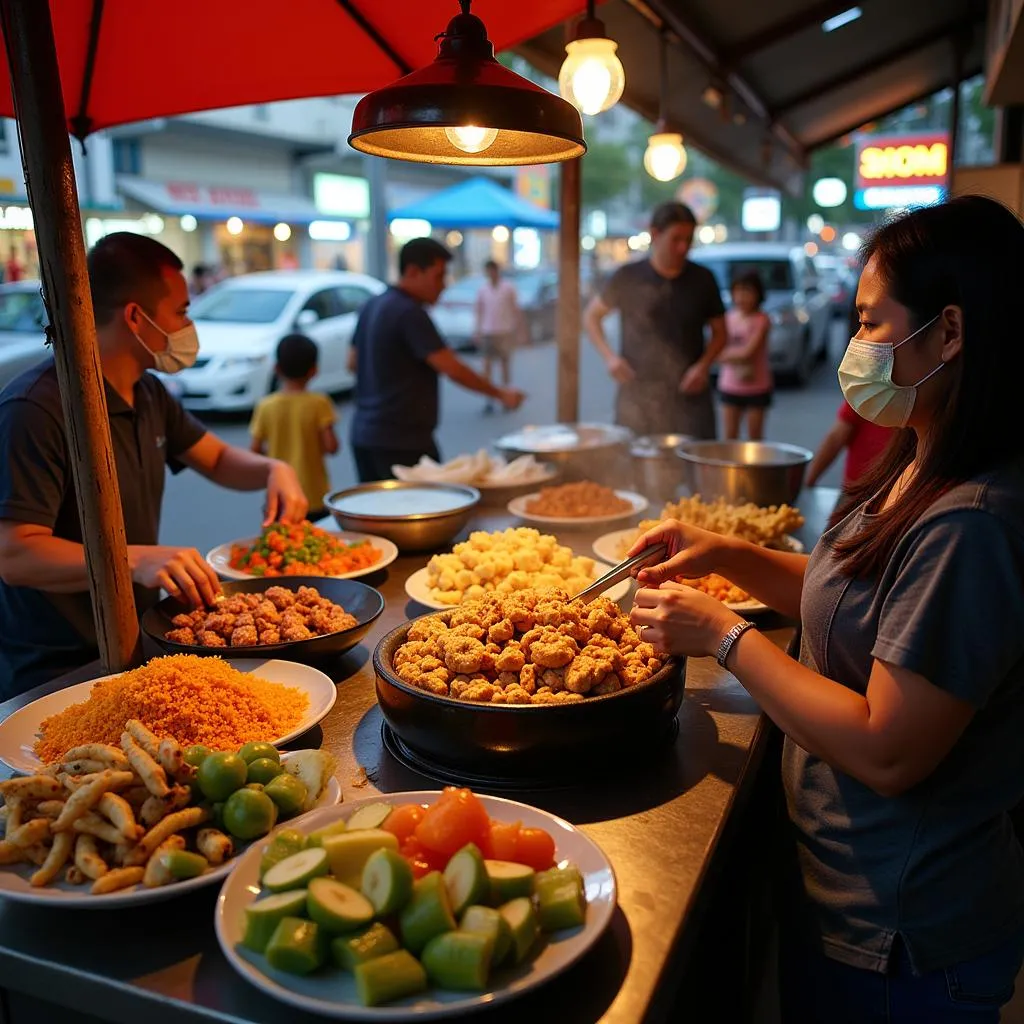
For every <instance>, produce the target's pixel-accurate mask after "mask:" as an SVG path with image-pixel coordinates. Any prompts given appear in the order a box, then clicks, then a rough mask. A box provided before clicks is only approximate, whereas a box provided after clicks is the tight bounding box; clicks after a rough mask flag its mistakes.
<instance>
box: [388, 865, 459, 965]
mask: <svg viewBox="0 0 1024 1024" xmlns="http://www.w3.org/2000/svg"><path fill="white" fill-rule="evenodd" d="M400 924H401V926H402V945H403V946H405V948H406V949H408V950H410V951H411V952H412V953H415V954H418V953H420V952H421V951H422V950H423V947H424V946H425V945H426V944H427V943H428V942H429V941H430V940H431V939H432V938H433V937H434V936H435V935H440V934H441V933H442V932H453V931H455V927H456V925H455V918H454V917H453V916H452V908H451V903H450V901H449V900H448V890H447V888H446V887H445V884H444V878H443V877H442V875H441V872H440V871H431V872H430V874H429V875H424V876H423V877H422V878H420V879H419V880H417V882H416V883H415V885H413V887H412V899H411V900H409V902H408V903H407V904H406V905H405V909H404V910H403V911H402V914H401V918H400Z"/></svg>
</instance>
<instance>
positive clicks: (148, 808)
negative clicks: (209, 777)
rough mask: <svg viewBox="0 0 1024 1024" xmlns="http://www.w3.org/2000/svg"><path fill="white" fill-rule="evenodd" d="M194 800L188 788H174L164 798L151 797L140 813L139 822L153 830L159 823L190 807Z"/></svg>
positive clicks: (147, 799)
mask: <svg viewBox="0 0 1024 1024" xmlns="http://www.w3.org/2000/svg"><path fill="white" fill-rule="evenodd" d="M191 799H192V791H191V790H190V789H189V787H188V786H173V787H171V789H169V790H168V791H167V795H166V796H163V797H159V796H149V797H147V798H146V801H145V803H143V805H142V808H141V810H140V811H139V821H141V822H142V824H143V825H145V826H146V828H152V827H153V826H154V825H155V824H156V823H157V822H158V821H160V820H161V819H163V818H164V817H166V816H167V815H168V814H171V813H172V812H173V811H179V810H181V809H182V808H183V807H187V806H188V802H189V800H191Z"/></svg>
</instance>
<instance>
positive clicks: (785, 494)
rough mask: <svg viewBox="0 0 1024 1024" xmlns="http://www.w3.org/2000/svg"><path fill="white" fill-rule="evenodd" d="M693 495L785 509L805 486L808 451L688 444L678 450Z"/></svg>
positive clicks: (768, 445) (772, 445) (762, 444)
mask: <svg viewBox="0 0 1024 1024" xmlns="http://www.w3.org/2000/svg"><path fill="white" fill-rule="evenodd" d="M676 451H677V453H678V455H679V458H680V459H682V461H683V466H684V469H685V472H686V483H687V486H688V487H689V489H690V491H691V493H693V494H699V495H700V496H701V497H702V498H707V499H714V498H725V500H726V501H728V502H730V503H731V504H734V505H739V504H742V503H743V502H747V501H752V502H754V504H755V505H785V504H792V503H793V502H794V501H796V498H797V495H798V494H799V493H800V489H801V488H802V487H803V485H804V473H805V472H806V471H807V464H808V463H809V462H810V461H811V459H812V458H813V457H814V456H813V452H809V451H808V450H807V449H806V448H798V447H797V446H796V445H793V444H779V443H777V442H775V441H687V442H685V443H684V444H681V445H680V446H679V447H678V448H677V449H676Z"/></svg>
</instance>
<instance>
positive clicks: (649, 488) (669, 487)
mask: <svg viewBox="0 0 1024 1024" xmlns="http://www.w3.org/2000/svg"><path fill="white" fill-rule="evenodd" d="M690 440H692V438H689V437H687V436H686V435H685V434H650V435H648V436H647V437H638V438H637V439H636V440H635V441H634V442H633V445H632V447H631V448H630V454H631V455H632V456H633V484H634V486H635V487H636V489H637V490H638V491H639V492H640V493H641V494H643V495H644V496H645V497H646V498H648V499H649V500H650V501H651V503H652V504H653V505H655V506H656V507H657V506H658V505H664V504H665V502H667V501H675V500H676V498H677V497H678V496H679V488H680V486H681V485H682V484H683V482H684V476H685V472H684V467H683V465H682V463H681V462H680V461H679V456H678V455H677V454H676V449H677V448H678V447H679V446H680V445H681V444H683V443H685V442H686V441H690Z"/></svg>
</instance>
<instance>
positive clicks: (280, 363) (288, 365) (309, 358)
mask: <svg viewBox="0 0 1024 1024" xmlns="http://www.w3.org/2000/svg"><path fill="white" fill-rule="evenodd" d="M319 357H320V351H319V349H318V348H317V347H316V342H315V341H313V339H312V338H308V337H306V335H305V334H286V335H285V336H284V337H283V338H282V339H281V340H280V341H279V342H278V344H277V368H278V371H279V372H280V374H281V376H282V377H284V378H285V380H305V379H306V378H307V377H308V376H309V375H310V373H311V372H312V371H313V370H315V369H316V364H317V362H318V360H319Z"/></svg>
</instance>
